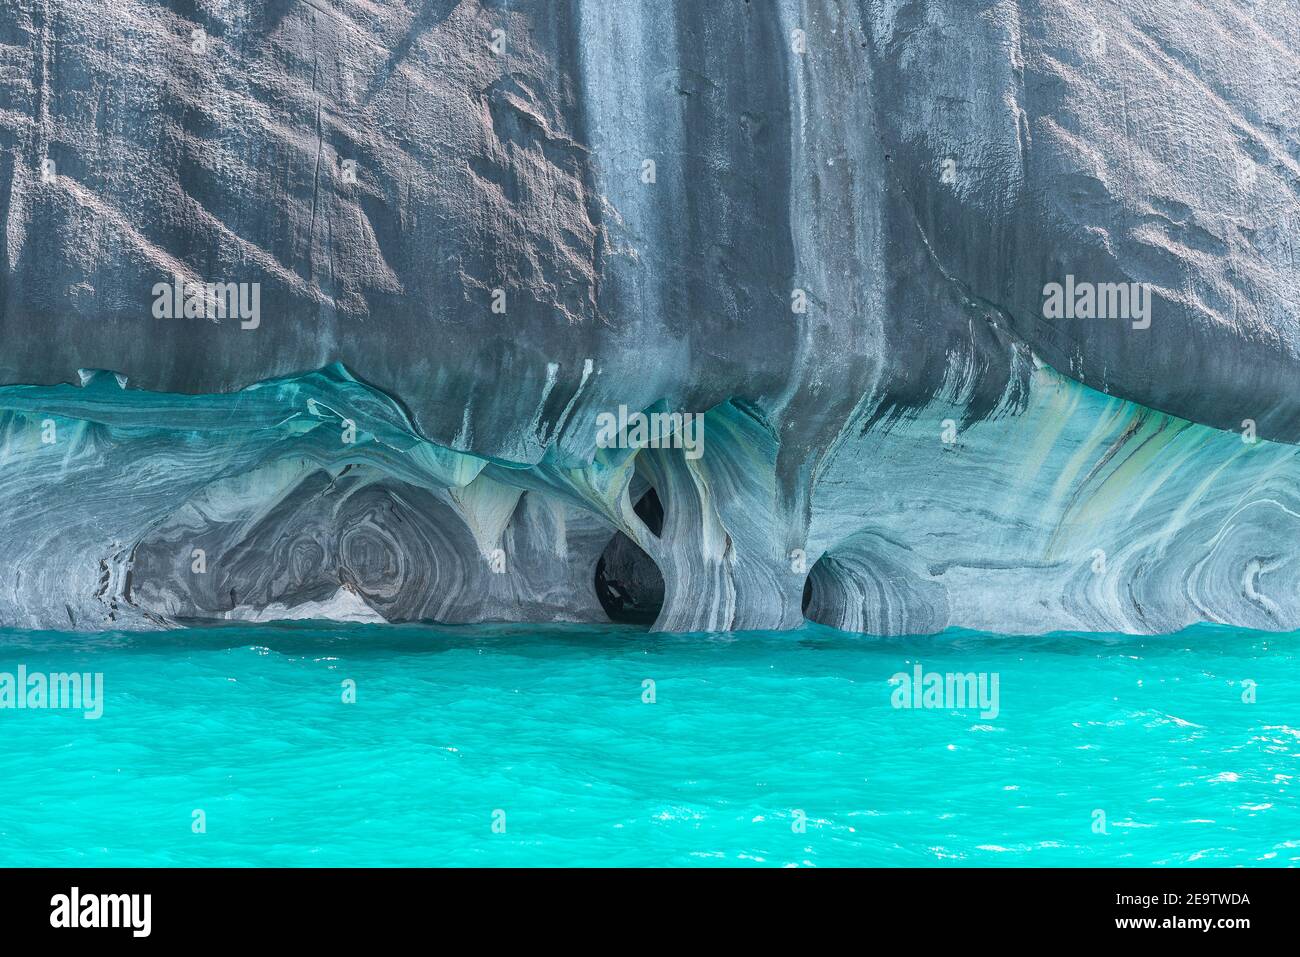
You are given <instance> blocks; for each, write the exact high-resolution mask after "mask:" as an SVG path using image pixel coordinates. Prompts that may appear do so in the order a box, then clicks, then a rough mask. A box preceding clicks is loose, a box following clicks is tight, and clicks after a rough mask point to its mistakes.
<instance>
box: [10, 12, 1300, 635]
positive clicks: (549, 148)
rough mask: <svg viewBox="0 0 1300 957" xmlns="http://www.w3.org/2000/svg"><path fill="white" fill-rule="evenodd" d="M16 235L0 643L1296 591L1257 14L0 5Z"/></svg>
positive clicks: (908, 620)
mask: <svg viewBox="0 0 1300 957" xmlns="http://www.w3.org/2000/svg"><path fill="white" fill-rule="evenodd" d="M0 224H2V225H3V233H2V234H0V543H3V546H4V547H3V548H2V549H0V625H7V626H17V627H26V628H58V629H65V630H67V629H75V630H101V629H110V628H152V627H168V626H174V625H178V624H185V623H189V622H195V621H205V620H215V619H260V620H265V619H268V618H277V617H302V616H313V617H334V618H360V619H365V620H388V621H410V620H437V621H446V622H472V621H486V620H507V621H551V620H565V621H593V622H600V621H606V620H609V619H610V618H613V619H615V620H629V621H642V622H645V623H647V624H650V625H651V626H652V627H654V628H656V629H659V630H671V631H694V630H732V629H754V628H762V629H787V628H792V627H795V626H797V625H798V624H799V623H801V622H802V621H803V620H804V619H805V618H809V619H812V620H815V621H819V622H823V623H826V624H830V625H835V626H838V627H842V628H845V629H850V630H855V631H862V632H867V633H871V634H899V633H917V632H932V631H937V630H940V629H943V628H944V627H947V626H964V627H972V628H985V629H990V630H995V631H1001V632H1028V633H1038V632H1047V631H1052V630H1056V629H1066V628H1069V629H1086V630H1094V631H1122V632H1133V633H1151V632H1165V631H1170V630H1174V629H1177V628H1180V627H1182V626H1184V625H1187V624H1190V623H1192V622H1197V621H1216V622H1228V623H1233V624H1239V625H1243V626H1250V627H1256V628H1265V629H1294V628H1298V627H1300V544H1298V543H1300V460H1298V459H1297V455H1296V453H1297V447H1296V443H1297V442H1300V240H1298V238H1297V237H1300V7H1298V6H1297V5H1295V4H1294V3H1291V2H1264V0H1258V2H1255V0H1140V2H1134V0H1089V2H1087V3H1084V2H1082V0H712V2H703V0H662V2H649V0H513V2H504V0H496V2H493V0H459V2H458V0H410V2H406V0H385V2H382V3H377V2H370V0H310V2H309V0H264V2H261V0H259V2H254V0H104V2H101V3H86V2H84V0H0ZM620 410H622V412H623V413H624V415H623V418H622V419H620V420H619V421H620V423H622V422H623V421H626V418H627V413H629V411H630V413H631V415H632V416H633V417H635V416H636V413H646V414H653V413H655V412H659V413H684V414H688V415H701V416H702V419H701V420H700V422H699V430H700V431H699V439H700V441H699V443H698V447H697V448H694V449H690V448H686V447H684V445H683V443H682V442H680V441H673V439H680V438H681V432H680V430H679V431H677V432H675V433H673V434H672V435H671V436H670V435H668V434H667V432H663V433H658V432H654V433H653V434H652V437H651V439H650V440H647V438H646V436H645V435H644V434H642V435H629V434H628V433H627V432H626V431H622V430H621V431H620V434H619V437H618V441H613V442H610V441H603V440H602V439H601V435H602V430H601V425H600V423H601V421H602V420H601V417H602V415H604V416H611V415H613V416H617V415H618V414H619V412H620ZM606 421H608V420H606ZM664 421H668V420H664ZM678 421H681V420H680V419H679V420H678ZM620 429H621V425H620ZM652 432H653V430H652ZM606 438H607V436H606Z"/></svg>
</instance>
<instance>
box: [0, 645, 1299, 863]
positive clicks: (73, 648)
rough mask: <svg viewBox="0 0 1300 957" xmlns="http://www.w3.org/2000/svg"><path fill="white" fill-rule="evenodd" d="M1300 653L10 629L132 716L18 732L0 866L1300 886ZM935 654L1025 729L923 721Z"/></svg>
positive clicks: (9, 731) (1009, 722) (6, 736)
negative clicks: (1236, 872) (915, 702)
mask: <svg viewBox="0 0 1300 957" xmlns="http://www.w3.org/2000/svg"><path fill="white" fill-rule="evenodd" d="M1298 652H1300V637H1298V636H1297V635H1295V634H1291V635H1265V634H1260V633H1249V632H1242V631H1240V630H1239V629H1230V628H1221V627H1197V628H1194V629H1191V630H1189V631H1186V632H1183V633H1181V634H1179V635H1175V636H1168V637H1160V638H1134V637H1118V636H1111V637H1107V636H1074V635H1056V636H1049V637H1042V638H1032V639H1026V638H1008V637H1000V636H989V635H977V634H973V633H969V632H948V633H946V634H944V635H941V636H938V637H934V638H926V639H874V638H864V637H859V636H849V635H844V634H841V633H838V632H834V631H831V630H828V629H824V628H820V627H817V626H809V627H807V628H806V629H805V630H803V631H800V632H795V633H783V634H775V633H774V634H762V633H756V634H740V635H728V636H707V635H692V636H671V637H670V636H660V635H655V636H649V635H646V634H645V633H643V632H639V631H636V630H633V629H624V628H618V627H613V626H610V627H600V628H597V627H571V626H564V627H555V626H521V625H507V626H491V627H486V626H484V627H472V628H468V627H461V628H444V627H435V626H381V627H376V626H333V625H331V626H324V625H306V624H294V625H289V624H285V625H256V626H249V625H242V626H232V627H229V628H212V629H205V630H191V631H177V632H170V633H165V634H150V635H124V634H112V635H99V636H85V635H65V634H54V633H40V634H30V633H17V632H12V631H0V672H9V673H16V672H17V668H18V666H19V665H25V666H26V667H27V669H28V672H29V673H30V672H36V671H46V672H54V671H72V670H76V671H87V672H102V673H103V675H104V697H105V703H104V714H103V717H102V718H101V719H99V720H97V721H91V720H86V719H85V718H84V717H83V716H82V715H81V713H80V712H75V711H52V710H45V711H35V710H22V711H19V710H0V794H2V795H3V799H2V800H0V864H3V865H31V864H36V865H199V864H207V865H390V864H391V865H397V864H403V865H464V864H469V865H524V866H528V865H584V864H591V865H720V864H730V865H755V866H788V865H799V866H807V865H817V866H830V865H1039V866H1042V865H1049V866H1050V865H1071V864H1077V865H1109V864H1116V865H1149V864H1205V865H1212V864H1213V865H1234V864H1246V865H1251V864H1264V865H1287V864H1294V863H1295V862H1297V861H1300V808H1298V807H1297V801H1296V776H1297V774H1300V766H1298V764H1300V762H1298V760H1297V759H1298V756H1300V677H1297V675H1298V674H1300V671H1298V666H1300V662H1297V653H1298ZM917 662H919V663H921V664H922V666H923V667H924V669H925V670H926V671H932V670H933V671H939V672H947V671H961V672H972V671H973V672H987V673H990V675H992V674H996V675H997V677H998V682H999V706H1000V711H999V714H998V715H997V717H996V718H987V719H986V718H983V717H981V716H980V715H979V713H978V712H977V711H970V710H953V709H942V708H940V709H929V710H927V709H909V710H904V709H895V708H894V707H893V706H892V705H891V696H892V694H893V689H892V688H891V686H890V684H889V679H890V677H891V676H892V675H893V674H894V673H896V672H900V671H904V672H910V671H911V669H912V666H913V664H914V663H917ZM345 679H351V680H352V681H355V682H356V701H355V703H351V704H345V703H344V702H343V700H342V698H343V684H342V683H343V681H344V680H345ZM646 679H651V680H653V681H654V683H655V684H654V696H655V701H654V703H645V702H644V701H643V700H642V699H643V681H645V680H646ZM1246 679H1249V680H1250V681H1253V682H1255V683H1256V684H1255V689H1256V690H1255V695H1256V701H1255V702H1254V703H1249V704H1248V703H1244V702H1243V700H1242V696H1243V690H1244V689H1246V688H1247V687H1248V686H1247V685H1245V684H1243V681H1244V680H1246ZM196 809H200V810H202V811H203V812H204V815H205V817H206V832H205V833H194V832H193V827H192V821H193V820H194V818H193V813H194V811H195V810H196ZM498 810H499V811H503V812H504V814H505V819H504V823H505V832H504V833H494V831H493V820H494V812H496V811H498ZM1097 811H1100V812H1103V813H1104V815H1105V831H1106V833H1096V831H1095V828H1097V827H1099V826H1100V819H1099V818H1096V816H1095V812H1097ZM797 812H802V817H801V816H800V815H799V814H798V813H797ZM800 820H805V821H806V823H805V825H804V828H803V832H802V833H800V832H799V829H798V828H797V826H796V825H797V823H798V822H799V821H800ZM1094 821H1097V822H1098V823H1097V824H1094Z"/></svg>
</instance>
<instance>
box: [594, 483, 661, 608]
mask: <svg viewBox="0 0 1300 957" xmlns="http://www.w3.org/2000/svg"><path fill="white" fill-rule="evenodd" d="M633 509H634V510H635V512H636V514H637V517H638V518H640V519H641V521H643V522H644V523H645V525H646V528H648V529H649V530H650V532H651V533H652V534H653V535H655V536H658V535H659V534H660V533H661V532H662V531H663V524H664V509H663V505H662V504H661V503H660V501H659V495H658V493H656V492H655V490H654V488H653V487H651V488H650V489H648V490H647V491H646V493H645V494H644V495H642V496H641V497H640V498H639V499H637V503H636V505H635V506H633ZM595 588H596V598H597V599H598V600H599V601H600V606H601V608H603V609H605V614H606V615H608V616H609V620H610V621H612V622H616V623H618V624H627V625H644V626H646V627H649V626H650V625H653V624H654V622H655V619H656V618H658V617H659V612H660V611H661V610H662V609H663V606H664V576H663V574H662V573H661V572H660V571H659V566H658V565H656V564H655V562H654V559H652V558H651V557H650V556H649V555H647V554H646V552H645V549H643V548H642V547H641V546H640V545H638V544H637V543H636V542H634V541H632V539H630V538H628V537H627V536H626V535H624V534H623V533H622V532H618V533H617V534H615V535H614V537H613V538H612V539H610V542H609V544H608V545H606V546H605V550H604V551H603V552H602V553H601V555H600V559H599V560H598V561H597V562H596V580H595Z"/></svg>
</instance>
